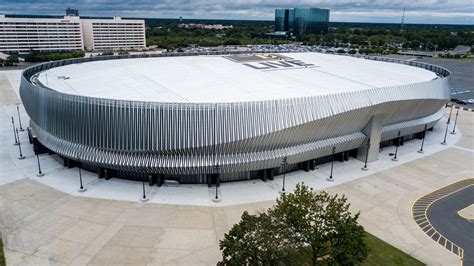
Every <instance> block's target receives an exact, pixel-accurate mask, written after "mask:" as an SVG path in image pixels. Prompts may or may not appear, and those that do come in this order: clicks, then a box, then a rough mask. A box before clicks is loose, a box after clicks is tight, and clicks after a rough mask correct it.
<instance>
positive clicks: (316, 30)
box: [275, 8, 329, 39]
mask: <svg viewBox="0 0 474 266" xmlns="http://www.w3.org/2000/svg"><path fill="white" fill-rule="evenodd" d="M328 28H329V9H322V8H295V9H275V31H286V32H290V33H292V34H293V36H295V37H296V38H297V39H299V38H300V37H302V36H303V35H305V34H321V33H327V31H328Z"/></svg>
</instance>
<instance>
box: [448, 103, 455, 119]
mask: <svg viewBox="0 0 474 266" xmlns="http://www.w3.org/2000/svg"><path fill="white" fill-rule="evenodd" d="M453 107H454V103H453V102H451V110H450V111H449V118H448V122H447V124H451V114H452V113H453Z"/></svg>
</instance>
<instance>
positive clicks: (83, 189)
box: [77, 167, 87, 193]
mask: <svg viewBox="0 0 474 266" xmlns="http://www.w3.org/2000/svg"><path fill="white" fill-rule="evenodd" d="M77 169H79V184H80V185H81V186H80V187H79V189H78V190H77V191H79V192H81V193H82V192H84V191H86V190H87V189H86V188H85V187H84V186H83V185H82V174H81V168H80V167H78V168H77Z"/></svg>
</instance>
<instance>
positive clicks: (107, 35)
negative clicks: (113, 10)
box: [81, 17, 146, 51]
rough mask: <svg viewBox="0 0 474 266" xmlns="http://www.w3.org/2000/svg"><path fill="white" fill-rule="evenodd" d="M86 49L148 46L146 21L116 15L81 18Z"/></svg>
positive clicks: (140, 47)
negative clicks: (104, 17) (107, 17)
mask: <svg viewBox="0 0 474 266" xmlns="http://www.w3.org/2000/svg"><path fill="white" fill-rule="evenodd" d="M81 21H82V32H83V34H84V47H85V49H86V50H91V51H93V50H119V49H143V48H145V47H146V40H145V21H144V20H132V19H124V20H122V19H121V18H120V17H114V18H113V19H81Z"/></svg>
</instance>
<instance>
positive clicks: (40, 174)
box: [36, 154, 44, 177]
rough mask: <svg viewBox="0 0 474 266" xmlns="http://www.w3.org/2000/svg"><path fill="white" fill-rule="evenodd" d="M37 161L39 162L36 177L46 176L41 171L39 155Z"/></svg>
mask: <svg viewBox="0 0 474 266" xmlns="http://www.w3.org/2000/svg"><path fill="white" fill-rule="evenodd" d="M36 160H37V161H38V174H36V176H37V177H41V176H44V173H43V172H42V171H41V165H40V158H39V155H38V154H36Z"/></svg>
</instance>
